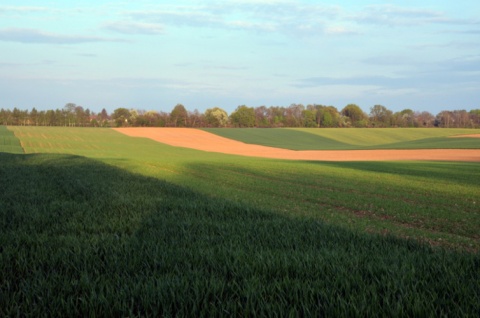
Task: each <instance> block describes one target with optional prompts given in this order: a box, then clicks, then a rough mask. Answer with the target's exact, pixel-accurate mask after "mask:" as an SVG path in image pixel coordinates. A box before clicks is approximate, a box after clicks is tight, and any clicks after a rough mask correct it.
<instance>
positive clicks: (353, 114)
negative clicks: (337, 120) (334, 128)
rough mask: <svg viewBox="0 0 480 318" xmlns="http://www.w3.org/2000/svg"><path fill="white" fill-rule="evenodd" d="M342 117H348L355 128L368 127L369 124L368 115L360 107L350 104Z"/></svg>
mask: <svg viewBox="0 0 480 318" xmlns="http://www.w3.org/2000/svg"><path fill="white" fill-rule="evenodd" d="M342 115H343V116H345V117H347V118H348V119H349V122H350V124H351V125H352V126H354V127H366V126H367V124H368V122H367V115H366V114H365V113H364V112H363V110H362V109H361V108H360V107H359V106H358V105H355V104H348V105H347V106H345V107H344V108H343V109H342ZM347 124H348V123H347Z"/></svg>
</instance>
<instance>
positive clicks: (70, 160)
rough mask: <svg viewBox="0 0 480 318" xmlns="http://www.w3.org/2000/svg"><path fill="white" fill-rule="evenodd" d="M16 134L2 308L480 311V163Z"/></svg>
mask: <svg viewBox="0 0 480 318" xmlns="http://www.w3.org/2000/svg"><path fill="white" fill-rule="evenodd" d="M0 129H1V127H0ZM9 129H10V130H11V131H13V132H15V135H16V136H17V137H18V138H19V139H20V140H21V144H22V145H23V147H24V150H25V153H26V154H11V153H2V152H0V161H1V163H2V165H1V166H0V177H1V180H2V183H1V184H0V187H1V188H0V211H1V212H0V213H1V214H0V227H1V228H2V231H1V233H0V242H1V244H0V245H1V254H0V257H1V259H0V279H1V281H0V286H1V287H0V291H1V294H0V316H10V315H15V314H16V313H19V312H21V313H25V314H26V315H31V316H37V315H45V314H48V313H50V314H52V313H55V314H58V315H60V316H79V315H85V314H88V315H101V316H118V315H122V316H139V315H148V314H150V315H153V316H157V315H165V316H170V315H181V316H211V315H213V316H215V315H217V316H220V315H242V316H243V315H254V314H268V313H270V314H271V313H274V312H277V313H283V314H285V315H286V314H289V313H290V314H304V315H319V314H320V315H321V314H325V315H328V314H329V315H337V316H351V315H364V316H366V315H369V316H370V315H387V316H393V315H399V316H413V315H416V316H419V315H420V316H422V315H430V316H433V315H435V316H441V315H450V316H458V315H474V314H475V313H478V311H479V310H480V304H479V303H478V298H479V297H480V295H479V290H478V286H479V284H480V271H479V268H480V256H479V253H478V251H479V250H480V237H479V235H478V233H479V232H480V231H479V229H480V208H479V204H480V202H478V193H480V183H479V181H478V180H480V164H478V163H475V162H411V161H407V162H312V161H302V162H297V161H283V160H272V159H262V158H247V157H238V156H232V155H227V154H218V153H209V152H202V151H196V150H192V149H185V148H176V147H172V146H168V145H164V144H160V143H156V142H154V141H152V140H148V139H143V138H131V137H127V136H125V135H122V134H120V133H117V132H115V131H113V130H110V129H81V128H78V129H75V128H45V127H41V128H39V127H9ZM302 133H306V132H302ZM403 138H404V139H405V138H407V137H403ZM428 138H442V137H441V136H440V137H439V136H433V137H431V136H428ZM292 139H293V138H292ZM400 139H401V138H400ZM399 142H405V140H403V141H402V140H400V141H399ZM476 142H477V144H478V140H477V141H476Z"/></svg>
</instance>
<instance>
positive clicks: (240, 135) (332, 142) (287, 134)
mask: <svg viewBox="0 0 480 318" xmlns="http://www.w3.org/2000/svg"><path fill="white" fill-rule="evenodd" d="M204 130H205V131H208V132H211V133H214V134H217V135H219V136H222V137H226V138H230V139H234V140H239V141H242V142H245V143H249V144H258V145H263V146H270V147H277V148H285V149H291V150H355V149H479V148H480V139H479V138H450V137H451V136H458V135H468V134H480V131H479V130H478V129H424V128H408V129H405V128H398V129H396V128H376V129H311V128H274V129H258V128H246V129H236V128H208V129H204Z"/></svg>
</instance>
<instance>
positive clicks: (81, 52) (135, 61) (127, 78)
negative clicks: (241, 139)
mask: <svg viewBox="0 0 480 318" xmlns="http://www.w3.org/2000/svg"><path fill="white" fill-rule="evenodd" d="M479 17H480V2H479V1H478V0H472V1H470V0H457V1H450V0H448V1H447V0H428V1H410V0H403V1H376V2H375V1H362V0H358V1H341V2H340V1H307V0H303V1H293V0H232V1H226V0H224V1H201V0H198V1H194V0H191V1H182V0H177V1H146V0H137V1H103V0H94V1H69V0H62V1H48V0H45V1H38V0H37V1H24V0H14V1H11V0H0V108H7V109H13V107H17V108H20V109H29V110H30V109H32V108H33V107H35V108H37V109H38V110H46V109H56V108H63V107H64V105H65V104H67V103H75V104H77V105H81V106H83V107H84V108H89V109H90V110H92V111H94V112H100V111H101V110H102V108H105V109H106V110H107V111H109V112H112V111H113V110H114V109H116V108H119V107H125V108H134V109H138V110H147V111H148V110H155V111H165V112H170V111H171V110H172V109H173V107H174V106H175V105H176V104H178V103H181V104H183V105H184V106H185V107H186V108H187V109H188V110H190V111H193V110H195V109H197V110H199V111H200V112H203V111H205V110H206V109H208V108H212V107H221V108H223V109H225V110H226V111H227V112H228V113H231V112H232V111H234V110H235V108H236V107H238V106H239V105H247V106H253V107H257V106H262V105H264V106H267V107H269V106H289V105H291V104H292V103H296V104H299V103H301V104H304V105H308V104H322V105H333V106H335V107H337V109H338V110H341V109H342V108H343V107H345V106H346V105H347V104H350V103H355V104H357V105H359V106H360V107H361V108H362V109H363V110H364V111H365V112H366V113H369V111H370V108H371V107H372V106H374V105H377V104H380V105H384V106H385V107H387V108H388V109H391V110H392V111H401V110H403V109H406V108H409V109H412V110H414V111H429V112H431V113H432V114H437V113H439V112H440V111H442V110H460V109H465V110H467V111H468V110H471V109H478V108H480V18H479Z"/></svg>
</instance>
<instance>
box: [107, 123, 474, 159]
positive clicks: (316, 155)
mask: <svg viewBox="0 0 480 318" xmlns="http://www.w3.org/2000/svg"><path fill="white" fill-rule="evenodd" d="M115 130H116V131H119V132H121V133H123V134H126V135H128V136H132V137H143V138H150V139H153V140H155V141H158V142H161V143H165V144H168V145H172V146H176V147H186V148H192V149H197V150H203V151H210V152H221V153H228V154H234V155H241V156H252V157H263V158H274V159H290V160H321V161H392V160H393V161H395V160H427V161H467V162H478V161H480V149H462V150H458V149H407V150H341V151H326V150H323V151H313V150H312V151H293V150H289V149H281V148H273V147H266V146H260V145H252V144H246V143H243V142H240V141H236V140H232V139H228V138H224V137H221V136H218V135H215V134H211V133H208V132H206V131H203V130H198V129H189V128H116V129H115Z"/></svg>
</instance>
